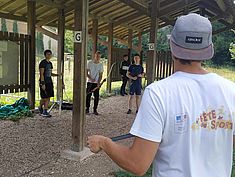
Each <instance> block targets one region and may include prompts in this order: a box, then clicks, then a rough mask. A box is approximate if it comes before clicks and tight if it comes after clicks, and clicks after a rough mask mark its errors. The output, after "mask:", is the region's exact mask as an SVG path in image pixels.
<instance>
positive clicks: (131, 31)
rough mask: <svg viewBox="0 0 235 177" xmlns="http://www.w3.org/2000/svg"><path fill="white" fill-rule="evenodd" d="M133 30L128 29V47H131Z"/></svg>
mask: <svg viewBox="0 0 235 177" xmlns="http://www.w3.org/2000/svg"><path fill="white" fill-rule="evenodd" d="M132 39H133V30H131V29H129V30H128V49H132Z"/></svg>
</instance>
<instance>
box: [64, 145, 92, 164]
mask: <svg viewBox="0 0 235 177" xmlns="http://www.w3.org/2000/svg"><path fill="white" fill-rule="evenodd" d="M93 154H94V153H92V152H91V151H90V149H88V148H84V149H83V151H80V152H75V151H72V150H71V149H68V150H65V151H63V152H61V157H62V158H65V159H69V160H73V161H79V162H81V161H83V160H84V159H86V158H88V157H90V156H91V155H93Z"/></svg>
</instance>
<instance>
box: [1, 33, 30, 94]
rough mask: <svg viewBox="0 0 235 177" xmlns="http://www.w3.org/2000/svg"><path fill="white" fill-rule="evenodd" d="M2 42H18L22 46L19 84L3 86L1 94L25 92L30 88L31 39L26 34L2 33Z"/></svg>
mask: <svg viewBox="0 0 235 177" xmlns="http://www.w3.org/2000/svg"><path fill="white" fill-rule="evenodd" d="M0 41H12V42H16V43H18V44H19V46H20V60H19V61H20V63H19V67H20V68H19V71H20V73H19V74H20V75H19V83H17V84H14V85H1V83H0V94H7V93H17V92H25V91H27V89H28V88H29V79H28V78H29V76H28V74H29V68H28V67H29V46H30V37H29V36H28V35H24V34H18V33H9V32H2V31H0Z"/></svg>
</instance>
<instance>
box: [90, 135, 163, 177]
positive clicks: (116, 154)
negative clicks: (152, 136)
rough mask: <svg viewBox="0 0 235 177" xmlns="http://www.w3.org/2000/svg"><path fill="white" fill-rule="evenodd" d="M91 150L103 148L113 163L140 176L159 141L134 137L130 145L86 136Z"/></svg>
mask: <svg viewBox="0 0 235 177" xmlns="http://www.w3.org/2000/svg"><path fill="white" fill-rule="evenodd" d="M88 146H89V148H90V149H91V151H92V152H95V153H97V152H99V151H100V150H103V151H104V152H105V153H106V154H107V155H108V156H109V157H110V158H111V159H112V160H113V161H114V162H115V163H117V164H118V165H119V166H120V167H122V168H123V169H125V170H127V171H130V172H132V173H133V174H135V175H138V176H142V175H144V174H145V173H146V171H147V170H148V169H149V167H150V165H151V163H152V161H153V159H154V157H155V154H156V153H157V150H158V146H159V143H157V142H153V141H149V140H145V139H143V138H139V137H136V138H135V139H134V142H133V144H132V146H131V147H126V146H123V145H119V144H117V143H115V142H113V141H112V140H111V139H110V138H107V137H104V136H100V135H94V136H91V137H88Z"/></svg>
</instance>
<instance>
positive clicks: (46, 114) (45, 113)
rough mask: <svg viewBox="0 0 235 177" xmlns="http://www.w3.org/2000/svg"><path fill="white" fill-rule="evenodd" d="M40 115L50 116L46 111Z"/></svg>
mask: <svg viewBox="0 0 235 177" xmlns="http://www.w3.org/2000/svg"><path fill="white" fill-rule="evenodd" d="M42 117H51V115H50V114H49V113H48V112H44V113H42Z"/></svg>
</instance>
